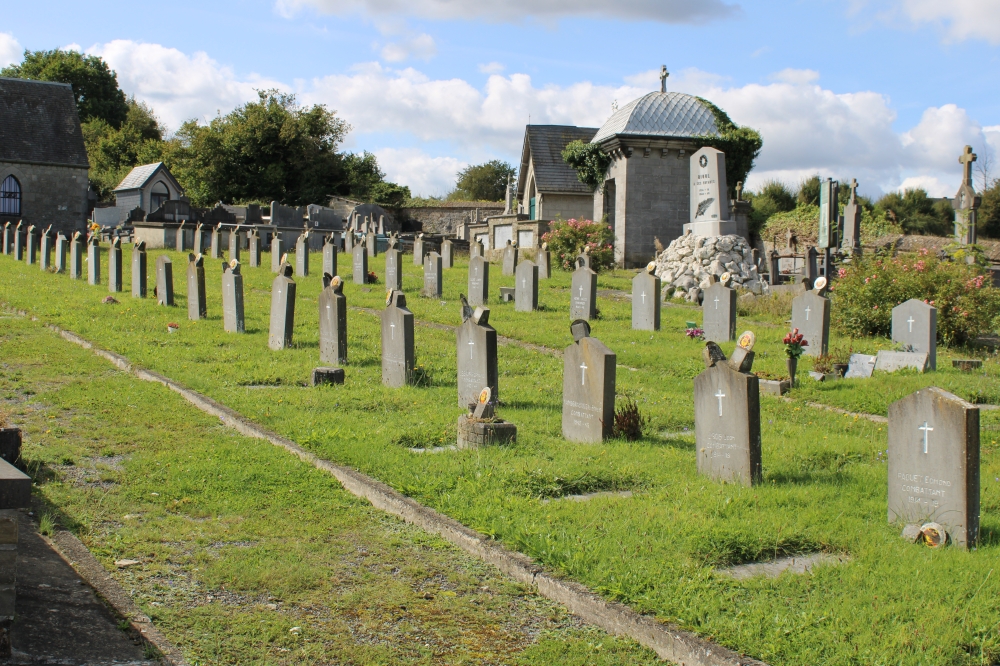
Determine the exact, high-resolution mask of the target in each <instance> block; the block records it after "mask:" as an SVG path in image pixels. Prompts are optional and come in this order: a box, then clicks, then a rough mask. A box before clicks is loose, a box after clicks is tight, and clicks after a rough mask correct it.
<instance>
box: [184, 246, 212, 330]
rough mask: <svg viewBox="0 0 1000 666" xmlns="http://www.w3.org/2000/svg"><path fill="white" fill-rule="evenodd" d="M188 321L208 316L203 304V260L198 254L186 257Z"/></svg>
mask: <svg viewBox="0 0 1000 666" xmlns="http://www.w3.org/2000/svg"><path fill="white" fill-rule="evenodd" d="M187 304H188V319H190V320H191V321H198V320H199V319H204V318H206V317H207V316H208V304H207V303H206V302H205V258H204V257H203V256H202V255H200V254H198V255H195V254H189V255H188V265H187Z"/></svg>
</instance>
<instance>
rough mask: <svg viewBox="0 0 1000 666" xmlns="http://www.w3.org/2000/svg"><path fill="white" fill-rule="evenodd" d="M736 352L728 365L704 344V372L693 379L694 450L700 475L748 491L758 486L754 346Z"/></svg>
mask: <svg viewBox="0 0 1000 666" xmlns="http://www.w3.org/2000/svg"><path fill="white" fill-rule="evenodd" d="M737 349H738V350H739V349H742V351H741V352H740V354H739V355H737V354H734V355H733V359H732V360H731V361H730V362H726V357H725V355H724V354H723V353H722V350H721V349H719V346H718V345H717V344H716V343H714V342H708V343H706V346H705V352H704V354H703V356H704V359H705V366H706V368H705V370H703V371H702V373H701V374H699V375H698V376H697V377H695V378H694V429H695V449H696V451H697V455H698V473H699V474H703V475H705V476H708V477H711V478H713V479H718V480H720V481H726V482H729V481H731V482H734V483H741V484H743V485H745V486H752V485H754V484H757V483H760V481H761V453H760V384H759V381H758V379H757V376H756V375H755V374H753V373H752V372H751V369H752V365H753V346H752V343H751V344H750V345H749V347H737ZM734 366H735V367H734Z"/></svg>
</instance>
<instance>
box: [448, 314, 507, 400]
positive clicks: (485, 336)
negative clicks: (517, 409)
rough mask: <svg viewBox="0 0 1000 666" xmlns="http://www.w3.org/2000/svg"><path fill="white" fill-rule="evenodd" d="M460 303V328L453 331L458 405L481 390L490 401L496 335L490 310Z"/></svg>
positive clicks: (495, 392)
mask: <svg viewBox="0 0 1000 666" xmlns="http://www.w3.org/2000/svg"><path fill="white" fill-rule="evenodd" d="M461 300H462V325H461V326H459V327H458V328H457V329H456V331H455V338H456V347H457V350H458V351H457V354H458V406H459V407H468V406H469V404H470V403H473V402H476V400H477V399H478V397H479V394H480V392H481V391H482V390H483V388H484V387H489V389H490V391H491V396H492V398H493V400H494V401H496V400H497V398H498V397H499V395H500V394H499V376H500V375H499V372H498V371H497V332H496V329H494V328H493V327H492V326H490V311H489V309H487V308H482V307H479V308H476V309H475V310H473V309H472V307H471V306H470V305H469V303H468V301H467V300H466V299H465V297H464V296H462V297H461Z"/></svg>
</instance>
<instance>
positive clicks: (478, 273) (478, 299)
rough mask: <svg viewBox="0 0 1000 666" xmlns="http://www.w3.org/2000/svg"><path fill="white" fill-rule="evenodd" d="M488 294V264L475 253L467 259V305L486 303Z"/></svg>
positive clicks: (473, 305) (476, 305)
mask: <svg viewBox="0 0 1000 666" xmlns="http://www.w3.org/2000/svg"><path fill="white" fill-rule="evenodd" d="M489 294H490V264H489V262H488V261H486V260H485V259H483V257H482V256H481V255H477V256H475V257H472V258H470V259H469V305H471V306H472V307H478V306H480V305H486V303H487V302H488V301H489Z"/></svg>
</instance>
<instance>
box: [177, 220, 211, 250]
mask: <svg viewBox="0 0 1000 666" xmlns="http://www.w3.org/2000/svg"><path fill="white" fill-rule="evenodd" d="M203 227H204V225H203V224H202V223H201V222H199V223H198V224H197V225H195V228H194V242H193V243H192V244H191V249H192V250H194V251H195V252H204V251H205V233H204V232H203V231H202V228H203ZM181 251H182V252H183V250H181Z"/></svg>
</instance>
